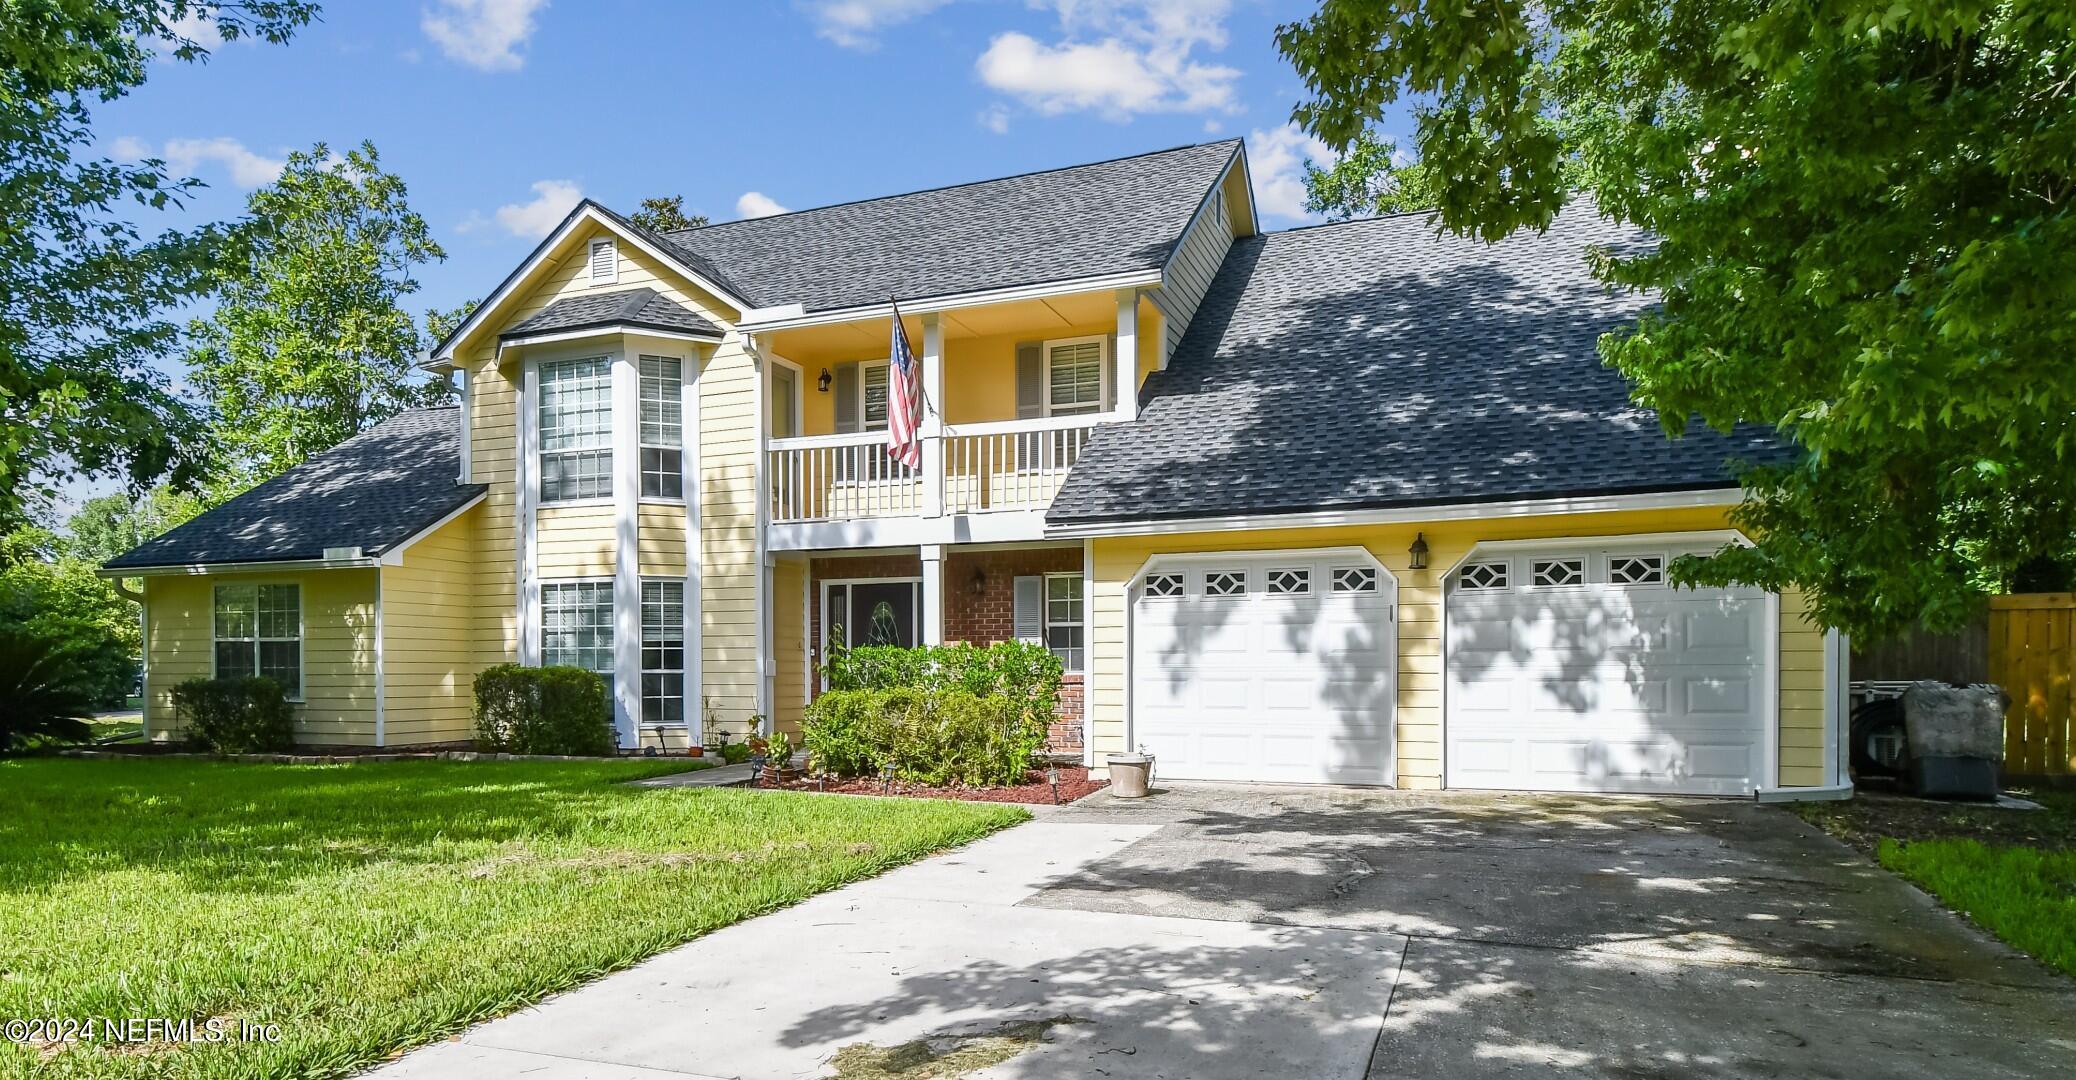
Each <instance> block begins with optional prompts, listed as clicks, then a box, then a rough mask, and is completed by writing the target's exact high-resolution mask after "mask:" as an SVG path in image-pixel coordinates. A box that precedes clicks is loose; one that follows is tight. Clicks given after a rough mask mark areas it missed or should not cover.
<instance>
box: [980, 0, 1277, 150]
mask: <svg viewBox="0 0 2076 1080" xmlns="http://www.w3.org/2000/svg"><path fill="white" fill-rule="evenodd" d="M1050 6H1051V7H1052V8H1053V9H1054V10H1055V11H1056V12H1057V13H1058V14H1059V20H1060V30H1061V33H1062V35H1063V36H1062V37H1061V39H1060V40H1059V41H1057V42H1054V43H1051V44H1047V43H1045V42H1041V41H1039V40H1037V39H1036V38H1033V37H1031V36H1030V35H1028V34H1023V33H1019V32H1016V31H1009V32H1007V33H1003V34H998V35H996V36H995V37H994V39H993V40H991V41H990V42H988V47H987V51H986V52H983V53H982V54H981V55H980V58H979V59H978V60H976V61H975V62H974V70H975V71H976V72H977V73H978V74H979V75H980V80H981V82H983V83H986V84H987V85H988V86H990V87H992V88H994V89H996V90H1000V91H1002V92H1003V93H1006V94H1010V95H1012V96H1014V97H1016V98H1017V99H1018V100H1020V101H1022V102H1023V103H1024V104H1026V105H1028V106H1030V107H1031V108H1034V109H1036V110H1038V111H1039V112H1041V113H1046V114H1048V115H1057V114H1059V113H1064V112H1074V111H1080V110H1091V111H1095V112H1098V113H1100V114H1102V115H1104V116H1107V117H1110V118H1112V119H1117V120H1123V119H1127V118H1129V117H1130V116H1132V115H1133V114H1135V113H1145V112H1209V111H1213V110H1223V111H1231V110H1232V109H1233V108H1234V101H1233V96H1234V83H1235V82H1236V81H1237V80H1238V79H1239V77H1240V72H1239V70H1238V69H1236V68H1231V67H1226V66H1224V65H1220V64H1213V63H1207V62H1204V61H1201V60H1198V59H1195V58H1194V57H1193V55H1192V54H1193V53H1194V52H1195V51H1196V50H1197V49H1198V48H1199V47H1202V48H1206V49H1210V50H1217V49H1222V48H1224V47H1225V41H1226V34H1225V17H1226V13H1227V9H1228V7H1229V6H1230V5H1229V3H1228V0H1051V5H1050Z"/></svg>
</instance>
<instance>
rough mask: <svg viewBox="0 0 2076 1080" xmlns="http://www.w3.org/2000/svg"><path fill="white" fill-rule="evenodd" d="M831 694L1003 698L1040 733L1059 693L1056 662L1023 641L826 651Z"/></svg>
mask: <svg viewBox="0 0 2076 1080" xmlns="http://www.w3.org/2000/svg"><path fill="white" fill-rule="evenodd" d="M822 670H823V674H824V675H825V676H827V678H828V680H829V689H831V690H898V689H914V690H954V689H956V690H963V691H965V692H966V693H969V694H972V695H973V696H975V697H984V698H993V697H1001V698H1008V699H1010V700H1012V701H1014V702H1016V703H1017V705H1018V707H1019V708H1020V709H1021V710H1022V711H1023V712H1024V713H1025V714H1026V715H1027V716H1029V717H1030V718H1031V719H1032V720H1033V721H1034V722H1035V723H1037V724H1038V725H1039V726H1040V728H1041V729H1042V728H1043V727H1044V725H1046V724H1048V723H1050V722H1051V721H1052V716H1053V711H1054V709H1055V708H1056V705H1055V702H1056V701H1057V700H1058V698H1059V693H1060V677H1061V668H1060V658H1059V657H1057V656H1054V655H1053V654H1052V652H1051V651H1050V650H1048V649H1046V647H1045V646H1043V645H1039V644H1036V643H1034V642H1028V641H998V642H996V643H994V644H992V645H971V644H967V643H965V642H960V643H958V644H954V645H936V646H924V647H921V648H915V649H904V648H901V647H899V646H895V645H866V646H861V647H859V648H855V649H841V648H839V649H832V650H831V651H830V656H829V663H828V664H827V665H826V666H825V667H824V668H823V669H822Z"/></svg>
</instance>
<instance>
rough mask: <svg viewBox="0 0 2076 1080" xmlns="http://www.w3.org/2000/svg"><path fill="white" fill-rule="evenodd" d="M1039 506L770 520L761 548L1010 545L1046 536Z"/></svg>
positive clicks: (805, 549) (818, 548)
mask: <svg viewBox="0 0 2076 1080" xmlns="http://www.w3.org/2000/svg"><path fill="white" fill-rule="evenodd" d="M1044 527H1045V512H1044V511H1043V510H995V511H990V512H988V513H984V514H947V515H945V516H944V517H937V518H926V517H888V518H854V519H851V520H846V521H805V522H773V523H771V524H770V525H768V526H767V531H766V535H767V540H766V550H767V551H772V552H779V551H814V552H821V551H833V550H838V549H843V548H857V549H872V548H888V547H912V546H916V545H920V544H959V545H965V544H1015V543H1018V542H1019V541H1021V542H1031V541H1037V540H1043V539H1045V534H1044Z"/></svg>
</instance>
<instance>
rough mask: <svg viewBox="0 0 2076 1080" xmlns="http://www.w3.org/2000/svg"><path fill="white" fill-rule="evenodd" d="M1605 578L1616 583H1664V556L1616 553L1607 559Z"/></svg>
mask: <svg viewBox="0 0 2076 1080" xmlns="http://www.w3.org/2000/svg"><path fill="white" fill-rule="evenodd" d="M1607 579H1608V581H1610V582H1612V583H1614V584H1616V585H1663V584H1665V556H1663V555H1616V556H1614V557H1612V558H1610V559H1609V560H1608V561H1607Z"/></svg>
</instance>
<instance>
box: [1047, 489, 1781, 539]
mask: <svg viewBox="0 0 2076 1080" xmlns="http://www.w3.org/2000/svg"><path fill="white" fill-rule="evenodd" d="M1742 497H1743V494H1742V492H1741V491H1740V490H1739V489H1737V488H1712V489H1709V490H1705V491H1666V492H1655V493H1651V494H1646V495H1590V496H1582V497H1579V498H1569V499H1514V500H1509V501H1506V502H1480V503H1445V504H1437V505H1434V506H1412V507H1403V508H1393V509H1386V510H1319V511H1312V512H1309V513H1296V514H1242V515H1230V516H1223V517H1201V518H1177V519H1174V520H1158V521H1106V522H1096V523H1092V524H1085V525H1053V526H1048V527H1047V528H1046V530H1045V535H1047V536H1051V537H1076V536H1093V537H1105V536H1155V535H1159V534H1162V533H1192V532H1233V531H1240V530H1247V529H1292V528H1326V527H1331V526H1335V525H1411V524H1418V523H1420V522H1426V521H1463V520H1467V519H1475V518H1493V517H1532V516H1539V515H1545V514H1593V513H1615V512H1619V511H1623V510H1675V509H1683V508H1690V507H1704V506H1735V505H1737V503H1738V502H1739V501H1740V500H1741V499H1742Z"/></svg>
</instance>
